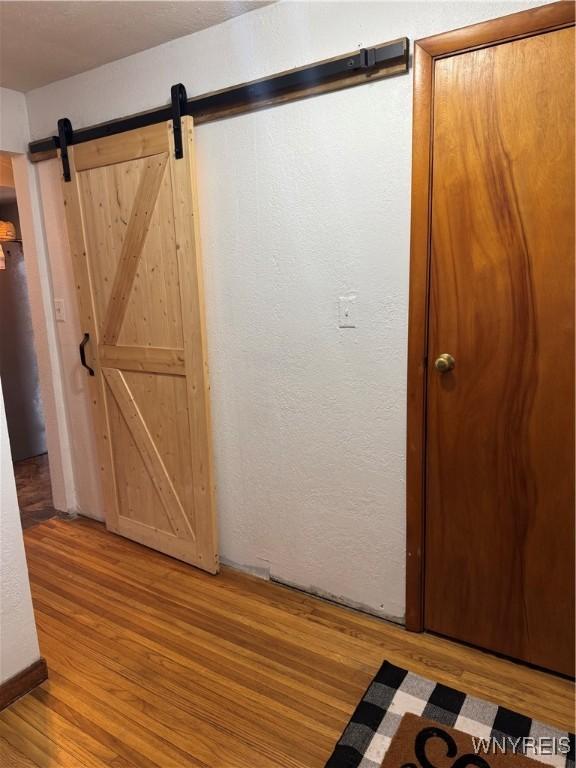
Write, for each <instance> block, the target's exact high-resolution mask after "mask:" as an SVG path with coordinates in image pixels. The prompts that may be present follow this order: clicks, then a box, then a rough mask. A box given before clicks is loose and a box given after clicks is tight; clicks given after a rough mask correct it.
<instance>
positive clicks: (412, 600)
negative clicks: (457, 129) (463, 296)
mask: <svg viewBox="0 0 576 768" xmlns="http://www.w3.org/2000/svg"><path fill="white" fill-rule="evenodd" d="M574 9H575V6H574V4H573V3H572V2H569V1H566V0H564V1H562V2H557V3H551V4H549V5H543V6H539V7H537V8H532V9H530V10H527V11H521V12H519V13H513V14H511V15H509V16H503V17H501V18H498V19H493V20H490V21H485V22H481V23H480V24H474V25H472V26H470V27H464V28H462V29H456V30H452V31H450V32H445V33H443V34H440V35H434V36H433V37H427V38H424V39H422V40H417V41H416V43H415V45H414V106H413V129H412V216H411V230H410V291H409V317H408V386H407V395H408V397H407V410H408V413H407V436H406V628H407V629H409V630H411V631H413V632H422V631H423V630H424V551H425V547H424V544H425V515H426V492H425V491H426V476H425V472H426V420H427V414H426V403H427V400H426V398H427V393H426V371H427V356H428V306H429V274H430V256H431V253H430V251H431V249H430V239H431V231H430V230H431V226H430V209H431V181H432V130H433V125H432V116H433V108H434V86H433V77H434V62H435V61H436V59H440V58H444V57H446V56H453V55H455V54H459V53H465V52H467V51H471V50H474V49H478V48H485V47H487V46H492V45H497V44H500V43H506V42H509V41H511V40H517V39H521V38H523V37H530V36H532V35H536V34H540V33H543V32H551V31H553V30H556V29H562V28H564V27H570V26H573V25H574V18H575V13H574ZM551 76H552V77H553V76H554V73H553V72H552V73H551Z"/></svg>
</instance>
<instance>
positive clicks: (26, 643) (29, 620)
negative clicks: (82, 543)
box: [0, 386, 40, 684]
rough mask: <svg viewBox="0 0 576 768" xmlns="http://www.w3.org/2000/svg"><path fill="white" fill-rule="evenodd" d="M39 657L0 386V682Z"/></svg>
mask: <svg viewBox="0 0 576 768" xmlns="http://www.w3.org/2000/svg"><path fill="white" fill-rule="evenodd" d="M39 658H40V649H39V648H38V637H37V635H36V625H35V623H34V612H33V610H32V598H31V595H30V585H29V582H28V569H27V566H26V557H25V556H24V544H23V541H22V527H21V525H20V511H19V509H18V499H17V498H16V484H15V482H14V471H13V469H12V457H11V455H10V443H9V441H8V428H7V425H6V414H5V413H4V398H3V397H2V389H1V386H0V684H1V683H3V682H4V681H5V680H9V679H10V678H11V677H14V675H17V674H18V672H21V671H22V670H23V669H26V667H29V666H30V664H33V663H34V662H35V661H37V660H38V659H39Z"/></svg>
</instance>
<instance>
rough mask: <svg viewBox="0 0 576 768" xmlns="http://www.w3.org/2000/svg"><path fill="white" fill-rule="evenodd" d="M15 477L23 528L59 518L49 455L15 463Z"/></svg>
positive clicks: (43, 454) (45, 454)
mask: <svg viewBox="0 0 576 768" xmlns="http://www.w3.org/2000/svg"><path fill="white" fill-rule="evenodd" d="M14 476H15V478H16V491H17V494H18V506H19V507H20V519H21V520H22V528H30V526H32V525H37V524H38V523H41V522H43V521H44V520H50V518H52V517H57V516H58V512H57V510H55V509H54V507H53V505H52V488H51V487H50V466H49V464H48V454H47V453H42V454H41V455H40V456H33V457H32V458H31V459H24V460H22V461H16V462H14Z"/></svg>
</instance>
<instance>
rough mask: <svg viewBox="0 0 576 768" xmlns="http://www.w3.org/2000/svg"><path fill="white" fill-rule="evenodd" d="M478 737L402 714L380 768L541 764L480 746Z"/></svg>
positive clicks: (492, 767)
mask: <svg viewBox="0 0 576 768" xmlns="http://www.w3.org/2000/svg"><path fill="white" fill-rule="evenodd" d="M478 738H479V737H477V736H471V735H470V734H469V733H463V732H462V731H457V730H456V729H455V728H450V727H449V726H447V725H442V726H441V725H440V724H439V723H437V722H435V721H434V720H426V718H424V717H419V716H418V715H411V714H407V715H404V716H403V717H402V720H401V721H400V725H399V726H398V728H397V730H396V733H395V734H394V736H393V737H392V741H391V742H390V745H389V747H388V749H387V750H386V754H385V756H384V762H383V763H382V768H408V766H413V768H416V766H434V768H454V766H457V767H459V768H464V766H476V768H540V764H539V763H537V762H535V761H534V760H532V759H530V758H529V757H526V755H523V754H519V753H518V752H513V751H510V750H509V749H508V750H506V749H505V748H503V749H502V750H500V749H496V750H490V749H488V750H487V751H486V752H482V754H479V753H480V752H481V750H480V749H479V743H478Z"/></svg>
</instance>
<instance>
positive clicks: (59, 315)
mask: <svg viewBox="0 0 576 768" xmlns="http://www.w3.org/2000/svg"><path fill="white" fill-rule="evenodd" d="M54 314H55V315H56V322H57V323H63V322H65V320H66V313H65V312H64V299H54Z"/></svg>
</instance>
